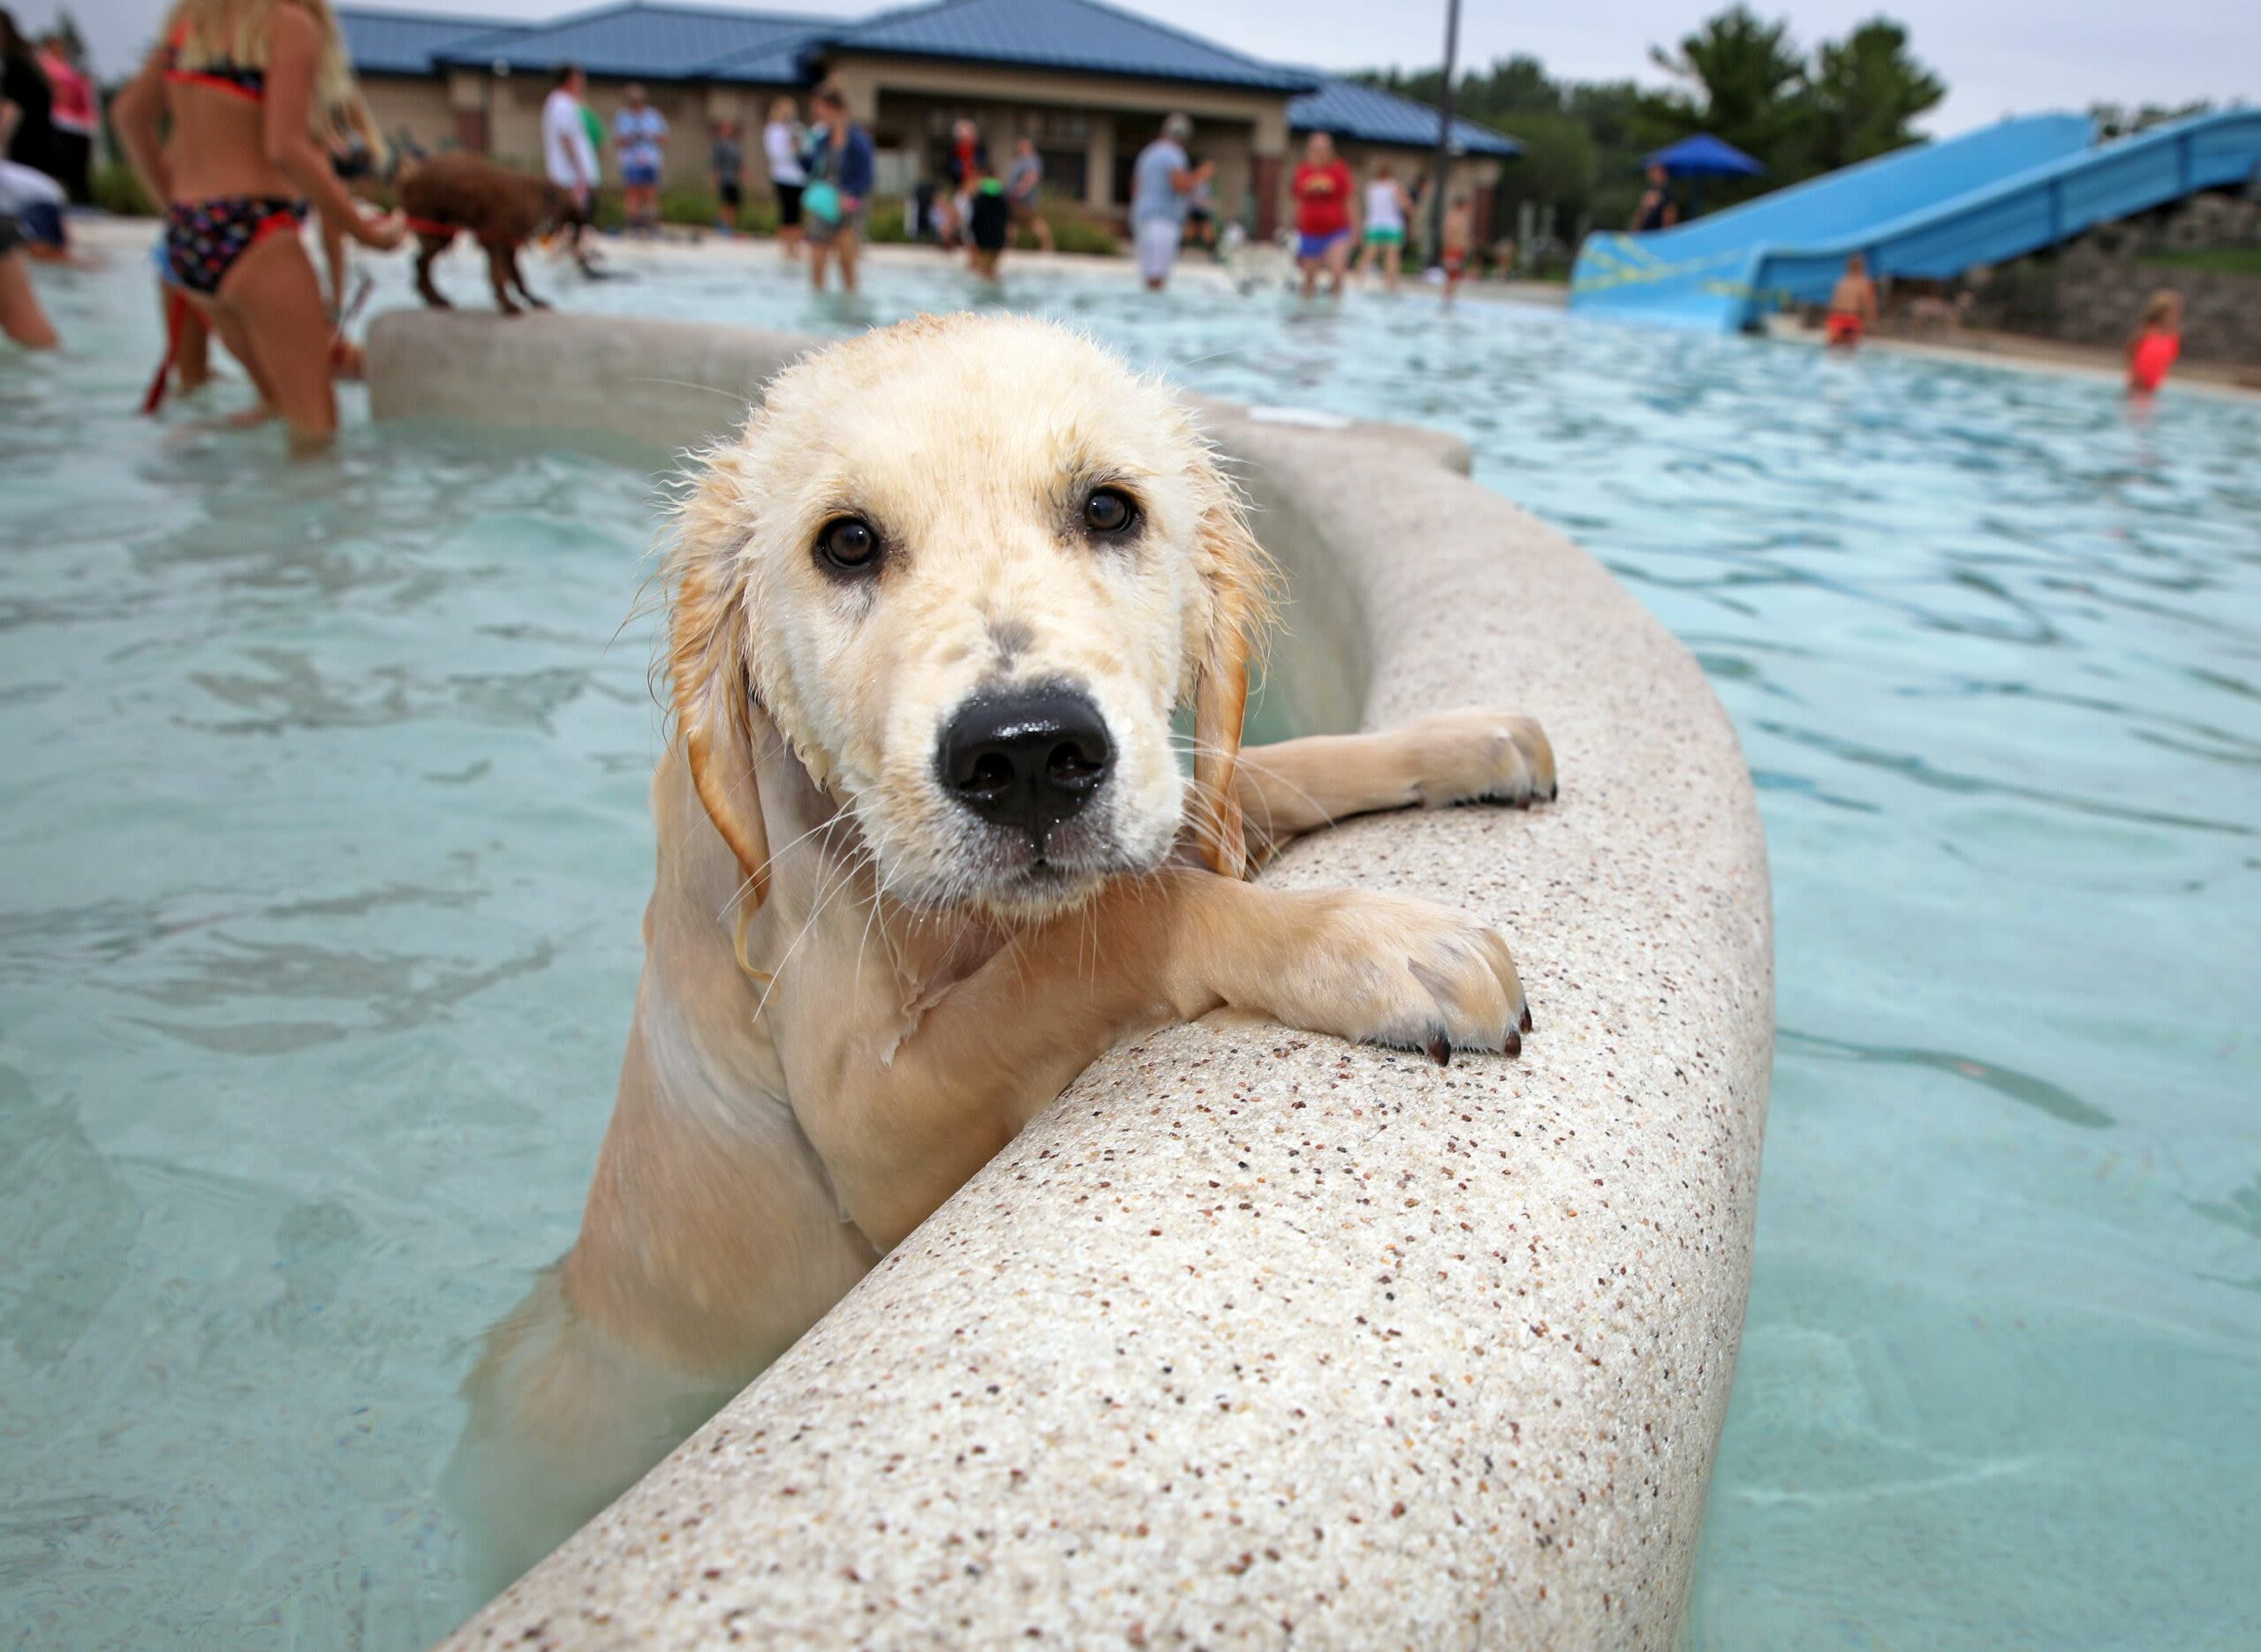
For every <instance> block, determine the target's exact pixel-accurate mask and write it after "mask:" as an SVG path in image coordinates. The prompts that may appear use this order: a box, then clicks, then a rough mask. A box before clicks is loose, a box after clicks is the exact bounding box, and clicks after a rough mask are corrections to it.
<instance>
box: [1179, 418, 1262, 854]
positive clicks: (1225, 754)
mask: <svg viewBox="0 0 2261 1652" xmlns="http://www.w3.org/2000/svg"><path fill="white" fill-rule="evenodd" d="M1205 462H1206V461H1205ZM1208 463H1209V468H1210V470H1211V472H1212V480H1213V482H1214V487H1213V489H1212V497H1211V502H1210V503H1209V505H1208V508H1207V509H1206V510H1204V511H1203V513H1202V517H1201V528H1200V543H1199V560H1200V563H1201V573H1202V577H1203V579H1204V580H1205V581H1206V584H1207V585H1208V587H1209V627H1208V631H1207V634H1206V636H1205V637H1203V638H1202V641H1201V660H1200V665H1199V672H1198V675H1196V677H1195V679H1194V685H1193V741H1194V746H1193V784H1194V788H1195V790H1196V791H1197V792H1198V793H1199V799H1198V801H1197V803H1196V804H1195V816H1196V818H1195V823H1194V831H1195V834H1196V835H1197V836H1198V837H1199V839H1200V841H1201V853H1202V856H1203V858H1204V859H1206V861H1207V862H1208V863H1209V865H1210V868H1211V869H1212V870H1213V871H1216V872H1218V873H1220V874H1221V875H1222V876H1224V877H1227V878H1243V877H1245V876H1247V874H1248V843H1247V838H1246V834H1245V833H1244V829H1243V826H1242V824H1241V813H1240V794H1239V790H1238V788H1237V787H1236V785H1235V783H1234V771H1235V770H1236V768H1237V767H1238V766H1239V763H1240V737H1241V723H1242V720H1243V719H1244V716H1245V715H1246V713H1247V710H1248V671H1249V664H1250V661H1251V657H1252V656H1253V655H1254V654H1255V653H1256V650H1257V643H1258V640H1259V636H1260V635H1261V633H1262V631H1263V629H1264V627H1265V626H1266V625H1267V623H1269V622H1270V620H1271V617H1272V585H1273V571H1272V563H1271V560H1270V559H1269V558H1268V557H1267V556H1266V555H1265V554H1264V550H1263V547H1261V546H1259V545H1258V544H1257V542H1256V536H1255V535H1254V534H1252V533H1251V532H1249V529H1248V520H1247V517H1246V514H1245V512H1244V509H1243V507H1242V504H1241V501H1240V499H1239V497H1238V495H1237V494H1236V493H1235V491H1234V489H1233V487H1232V485H1231V484H1230V483H1229V482H1228V481H1227V480H1226V479H1225V478H1224V477H1223V475H1222V474H1221V473H1220V472H1217V471H1216V470H1215V466H1214V463H1213V462H1208Z"/></svg>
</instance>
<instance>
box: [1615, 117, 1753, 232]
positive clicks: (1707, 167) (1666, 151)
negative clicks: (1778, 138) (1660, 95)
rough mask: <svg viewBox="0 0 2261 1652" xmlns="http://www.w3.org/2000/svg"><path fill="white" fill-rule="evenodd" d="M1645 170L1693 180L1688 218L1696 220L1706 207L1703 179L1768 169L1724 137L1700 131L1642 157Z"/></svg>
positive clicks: (1745, 175)
mask: <svg viewBox="0 0 2261 1652" xmlns="http://www.w3.org/2000/svg"><path fill="white" fill-rule="evenodd" d="M1641 166H1642V170H1647V169H1648V168H1650V167H1652V166H1660V167H1662V168H1663V169H1664V170H1665V176H1666V177H1686V178H1693V179H1694V180H1695V182H1694V184H1693V185H1691V186H1690V189H1689V192H1688V216H1690V217H1691V218H1692V217H1694V216H1695V215H1696V214H1697V212H1698V210H1699V209H1700V208H1701V207H1702V206H1703V204H1704V180H1705V178H1707V177H1758V176H1759V174H1761V173H1763V172H1764V171H1766V167H1764V166H1763V165H1761V164H1760V163H1759V162H1757V161H1754V160H1753V159H1751V156H1749V155H1745V154H1743V151H1742V150H1740V149H1738V148H1736V147H1735V146H1734V145H1733V144H1731V143H1729V142H1728V141H1727V140H1725V139H1722V138H1714V137H1713V136H1712V134H1711V133H1710V132H1698V133H1697V134H1696V135H1695V136H1694V137H1693V138H1683V139H1682V140H1680V141H1679V142H1678V143H1668V144H1667V145H1665V147H1663V148H1661V149H1654V150H1652V151H1650V152H1649V153H1648V154H1647V155H1643V156H1642V157H1641Z"/></svg>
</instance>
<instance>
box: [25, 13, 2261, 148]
mask: <svg viewBox="0 0 2261 1652" xmlns="http://www.w3.org/2000/svg"><path fill="white" fill-rule="evenodd" d="M59 3H64V4H69V5H70V6H71V9H72V12H73V13H74V15H76V17H77V18H78V19H79V26H80V27H81V28H82V29H83V30H84V31H85V32H86V34H87V39H88V41H90V43H91V44H92V46H93V49H94V53H95V64H96V67H97V68H98V69H99V70H100V71H101V72H102V76H103V77H104V78H105V79H108V78H112V77H115V76H117V75H120V74H123V73H125V72H127V71H128V70H130V69H131V68H132V64H133V61H134V59H135V58H136V57H138V56H139V55H140V51H141V50H142V49H144V47H145V46H146V44H147V41H148V40H149V38H150V36H151V35H152V34H155V31H156V26H157V23H158V21H159V19H160V17H161V15H162V13H163V10H164V8H165V5H166V4H168V0H0V4H7V5H9V6H10V7H11V8H12V9H13V10H14V11H15V15H16V20H17V22H18V23H19V25H21V26H24V27H25V28H26V29H28V30H31V31H34V32H36V31H37V30H39V29H40V28H42V27H44V26H46V24H47V23H48V22H49V19H51V17H52V16H53V14H54V11H55V9H56V7H57V4H59ZM351 3H353V4H369V5H375V6H390V9H397V10H408V11H417V10H423V11H457V10H461V11H466V12H469V13H471V14H473V15H474V16H480V17H511V18H549V17H556V16H559V15H562V14H563V13H565V12H568V11H582V10H586V9H589V5H590V4H593V0H423V3H422V4H417V3H416V0H411V3H410V4H405V5H391V0H351ZM702 3H704V4H710V5H712V4H718V0H702ZM1117 3H1118V4H1123V3H1125V0H1117ZM889 4H890V0H776V3H775V4H772V5H768V6H749V7H747V8H745V9H746V10H752V11H762V10H773V11H795V12H814V13H819V14H824V13H836V14H838V15H840V16H843V17H858V16H865V15H868V14H869V13H870V12H873V11H879V10H881V9H884V8H885V7H886V6H887V5H889ZM1127 4H1128V8H1129V9H1130V10H1132V11H1141V12H1144V13H1145V14H1146V15H1147V16H1149V17H1153V18H1156V19H1161V20H1162V21H1164V22H1168V23H1172V24H1175V25H1176V26H1179V27H1181V28H1184V29H1188V30H1191V31H1192V32H1193V33H1195V34H1204V35H1206V36H1207V37H1208V38H1209V39H1211V40H1214V41H1220V42H1221V43H1222V44H1225V45H1228V46H1234V47H1237V48H1239V49H1241V50H1243V51H1246V52H1251V53H1253V54H1255V55H1257V56H1259V57H1269V58H1274V59H1276V60H1279V61H1282V62H1288V63H1296V64H1313V65H1315V66H1317V67H1320V68H1323V69H1356V68H1367V67H1380V66H1382V65H1385V64H1395V65H1398V66H1400V67H1403V68H1420V67H1424V66H1428V67H1433V66H1434V65H1435V64H1436V63H1437V61H1438V60H1439V58H1440V57H1442V56H1443V48H1444V4H1443V0H1411V3H1410V4H1408V3H1406V0H1127ZM1722 4H1725V0H1615V4H1609V5H1576V4H1571V5H1565V4H1561V3H1560V0H1544V3H1542V4H1509V3H1508V0H1463V7H1462V17H1461V54H1460V55H1461V61H1462V62H1463V64H1486V63H1489V62H1490V61H1491V60H1492V59H1493V58H1494V57H1506V56H1508V55H1509V54H1510V53H1518V52H1520V53H1528V54H1530V55H1531V56H1533V57H1538V58H1539V60H1540V61H1541V62H1543V63H1544V64H1546V67H1547V69H1548V71H1549V72H1552V73H1554V75H1556V76H1557V77H1558V78H1562V79H1580V80H1600V79H1626V78H1628V77H1630V78H1633V79H1640V80H1644V81H1646V82H1650V83H1652V84H1657V83H1661V82H1662V80H1663V79H1664V77H1663V76H1662V75H1661V74H1660V72H1658V71H1657V70H1656V69H1654V68H1653V67H1652V65H1651V64H1649V61H1648V48H1649V47H1650V46H1651V45H1652V44H1670V43H1672V42H1674V41H1678V40H1679V39H1680V38H1681V37H1682V36H1683V35H1684V34H1687V33H1688V32H1689V30H1690V29H1691V28H1692V27H1694V26H1696V24H1698V22H1699V21H1701V20H1702V19H1703V18H1704V17H1705V15H1707V14H1708V13H1710V12H1712V11H1717V10H1719V9H1720V6H1721V5H1722ZM1752 9H1753V10H1755V11H1758V14H1759V15H1760V16H1762V17H1781V16H1787V17H1788V19H1789V20H1790V26H1791V32H1792V34H1794V35H1795V37H1796V40H1797V41H1798V42H1799V43H1800V44H1801V45H1802V46H1804V47H1806V48H1808V49H1811V47H1812V45H1813V44H1814V43H1815V42H1817V41H1821V40H1824V39H1829V38H1834V37H1836V36H1839V35H1841V34H1845V33H1846V32H1847V31H1848V30H1849V28H1851V27H1852V26H1853V25H1855V24H1856V23H1857V22H1859V21H1861V20H1862V19H1864V18H1867V17H1870V16H1872V15H1874V14H1875V13H1876V12H1877V11H1879V10H1881V11H1885V12H1886V13H1887V15H1889V16H1891V17H1893V18H1894V19H1897V20H1899V21H1900V22H1901V23H1902V24H1904V25H1906V26H1907V27H1908V29H1909V34H1910V36H1911V37H1912V41H1913V44H1914V48H1915V51H1916V55H1917V57H1920V58H1921V59H1923V60H1924V62H1925V63H1926V64H1929V65H1930V66H1931V68H1932V72H1934V73H1936V74H1938V75H1939V76H1940V79H1943V80H1945V81H1946V82H1947V88H1948V90H1947V102H1945V103H1943V104H1942V105H1941V106H1940V108H1939V109H1936V110H1934V111H1933V112H1932V116H1931V117H1929V118H1928V119H1927V120H1926V121H1925V122H1924V123H1923V124H1924V128H1925V129H1926V130H1927V131H1929V132H1931V133H1932V135H1933V136H1938V137H1945V136H1949V135H1952V134H1953V133H1955V132H1963V131H1967V130H1969V129H1970V127H1973V126H1980V125H1984V124H1986V123H1987V122H1989V121H1993V120H1996V119H1999V118H2000V117H2002V116H2004V115H2010V114H2020V115H2023V114H2032V113H2035V112H2037V111H2040V110H2045V109H2086V108H2088V107H2089V106H2090V105H2091V104H2092V103H2097V102H2112V103H2124V104H2129V105H2135V104H2140V103H2160V104H2167V105H2173V104H2179V103H2186V102H2193V101H2196V100H2197V99H2200V98H2211V99H2212V100H2213V101H2215V102H2233V101H2235V100H2238V99H2241V98H2242V99H2244V100H2245V101H2248V102H2253V101H2257V100H2261V0H2155V3H2154V4H2136V3H2134V0H2053V4H2048V5H2042V4H2038V0H1754V4H1753V6H1752Z"/></svg>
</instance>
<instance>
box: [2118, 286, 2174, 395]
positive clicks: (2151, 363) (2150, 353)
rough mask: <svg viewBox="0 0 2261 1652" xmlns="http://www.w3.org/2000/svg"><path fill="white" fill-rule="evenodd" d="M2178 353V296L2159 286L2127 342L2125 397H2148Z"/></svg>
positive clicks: (2160, 382)
mask: <svg viewBox="0 0 2261 1652" xmlns="http://www.w3.org/2000/svg"><path fill="white" fill-rule="evenodd" d="M2181 354H2182V294H2181V293H2179V292H2175V291H2173V290H2170V289H2167V288H2164V287H2162V288H2161V289H2159V291H2157V292H2155V293H2153V294H2151V298H2150V301H2149V302H2147V303H2146V304H2145V305H2144V314H2143V319H2142V320H2141V321H2137V322H2136V330H2135V332H2134V333H2133V334H2132V335H2130V336H2129V339H2128V394H2129V395H2130V396H2151V395H2153V394H2155V393H2156V392H2157V391H2158V389H2159V386H2160V385H2162V384H2165V383H2166V370H2167V369H2168V368H2169V367H2172V366H2174V358H2176V357H2177V356H2179V355H2181Z"/></svg>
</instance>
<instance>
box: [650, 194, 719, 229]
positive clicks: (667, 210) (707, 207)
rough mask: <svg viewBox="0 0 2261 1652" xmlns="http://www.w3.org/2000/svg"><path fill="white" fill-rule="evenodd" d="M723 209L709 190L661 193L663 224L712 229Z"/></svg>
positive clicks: (661, 217) (661, 220)
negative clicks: (692, 224) (698, 226)
mask: <svg viewBox="0 0 2261 1652" xmlns="http://www.w3.org/2000/svg"><path fill="white" fill-rule="evenodd" d="M720 211H721V207H719V205H718V204H717V203H716V201H715V192H714V191H712V190H707V189H669V190H662V192H660V222H661V223H695V224H699V225H702V226H705V227H707V228H712V227H713V225H714V223H715V218H716V216H717V215H719V214H720Z"/></svg>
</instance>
